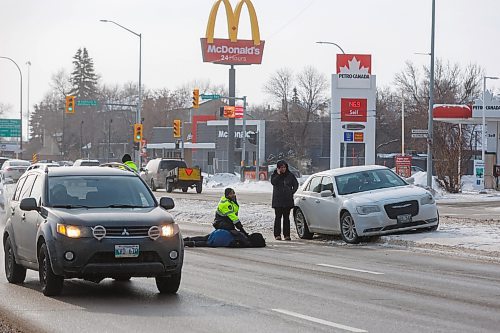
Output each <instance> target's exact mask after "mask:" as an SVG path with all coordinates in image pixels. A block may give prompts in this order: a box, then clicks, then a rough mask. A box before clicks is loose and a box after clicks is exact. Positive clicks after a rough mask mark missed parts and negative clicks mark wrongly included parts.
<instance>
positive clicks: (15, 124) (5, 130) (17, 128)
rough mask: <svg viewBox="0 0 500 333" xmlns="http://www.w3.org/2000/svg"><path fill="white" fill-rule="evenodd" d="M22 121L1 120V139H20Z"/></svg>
mask: <svg viewBox="0 0 500 333" xmlns="http://www.w3.org/2000/svg"><path fill="white" fill-rule="evenodd" d="M20 136H21V120H20V119H0V137H20Z"/></svg>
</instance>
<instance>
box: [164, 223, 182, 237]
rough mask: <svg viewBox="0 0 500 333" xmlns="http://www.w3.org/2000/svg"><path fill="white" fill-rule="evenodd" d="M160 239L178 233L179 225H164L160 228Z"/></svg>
mask: <svg viewBox="0 0 500 333" xmlns="http://www.w3.org/2000/svg"><path fill="white" fill-rule="evenodd" d="M160 230H161V236H162V237H172V236H174V235H176V234H178V233H179V225H178V224H176V223H171V224H165V225H162V226H160Z"/></svg>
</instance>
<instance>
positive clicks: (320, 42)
mask: <svg viewBox="0 0 500 333" xmlns="http://www.w3.org/2000/svg"><path fill="white" fill-rule="evenodd" d="M316 44H330V45H335V46H336V47H338V48H339V49H340V51H342V53H343V54H345V52H344V50H343V49H342V48H341V47H340V46H339V45H338V44H336V43H334V42H322V41H319V42H316Z"/></svg>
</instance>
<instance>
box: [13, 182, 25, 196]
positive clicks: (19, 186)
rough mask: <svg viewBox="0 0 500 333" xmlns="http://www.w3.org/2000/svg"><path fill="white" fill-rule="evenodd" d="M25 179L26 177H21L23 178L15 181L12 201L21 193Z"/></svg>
mask: <svg viewBox="0 0 500 333" xmlns="http://www.w3.org/2000/svg"><path fill="white" fill-rule="evenodd" d="M25 180H26V177H23V178H21V179H19V181H18V182H17V186H16V191H15V192H14V196H13V197H12V200H14V201H18V200H19V195H20V194H21V189H22V187H23V184H24V181H25Z"/></svg>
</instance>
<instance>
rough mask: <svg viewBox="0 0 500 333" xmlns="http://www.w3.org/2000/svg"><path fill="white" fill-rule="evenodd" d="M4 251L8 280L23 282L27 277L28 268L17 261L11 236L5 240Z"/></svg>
mask: <svg viewBox="0 0 500 333" xmlns="http://www.w3.org/2000/svg"><path fill="white" fill-rule="evenodd" d="M4 251H5V254H4V260H5V276H6V277H7V281H9V282H10V283H23V282H24V279H25V278H26V268H24V267H23V266H21V265H18V264H17V263H16V258H15V257H14V249H12V244H11V242H10V238H7V239H6V240H5V246H4Z"/></svg>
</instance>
